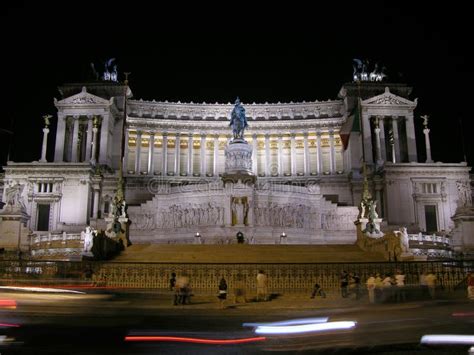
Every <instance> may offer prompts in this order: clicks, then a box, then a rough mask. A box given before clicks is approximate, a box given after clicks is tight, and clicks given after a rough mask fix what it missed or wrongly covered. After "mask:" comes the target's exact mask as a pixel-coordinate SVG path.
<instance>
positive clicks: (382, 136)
mask: <svg viewBox="0 0 474 355" xmlns="http://www.w3.org/2000/svg"><path fill="white" fill-rule="evenodd" d="M379 128H380V156H381V157H382V163H383V162H384V161H386V160H387V159H389V158H387V148H386V143H385V117H383V116H382V117H379Z"/></svg>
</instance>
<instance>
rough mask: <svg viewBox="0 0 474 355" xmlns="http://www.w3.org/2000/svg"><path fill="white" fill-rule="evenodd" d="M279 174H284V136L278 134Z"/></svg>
mask: <svg viewBox="0 0 474 355" xmlns="http://www.w3.org/2000/svg"><path fill="white" fill-rule="evenodd" d="M278 176H283V136H282V135H281V134H279V135H278Z"/></svg>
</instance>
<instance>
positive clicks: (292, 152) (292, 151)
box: [290, 133, 296, 175]
mask: <svg viewBox="0 0 474 355" xmlns="http://www.w3.org/2000/svg"><path fill="white" fill-rule="evenodd" d="M290 155H291V175H296V135H295V134H294V133H292V134H291V146H290Z"/></svg>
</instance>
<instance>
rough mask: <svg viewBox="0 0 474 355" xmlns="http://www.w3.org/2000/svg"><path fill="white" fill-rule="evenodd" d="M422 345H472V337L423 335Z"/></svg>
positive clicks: (473, 337) (473, 341) (473, 336)
mask: <svg viewBox="0 0 474 355" xmlns="http://www.w3.org/2000/svg"><path fill="white" fill-rule="evenodd" d="M420 342H421V343H422V344H467V345H473V344H474V335H456V334H436V335H423V336H422V337H421V340H420Z"/></svg>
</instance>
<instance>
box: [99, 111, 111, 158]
mask: <svg viewBox="0 0 474 355" xmlns="http://www.w3.org/2000/svg"><path fill="white" fill-rule="evenodd" d="M109 125H110V114H109V113H105V114H104V115H103V116H102V123H101V126H100V153H99V163H101V164H107V163H108V153H109V149H108V146H109V138H110V134H109V130H110V128H109Z"/></svg>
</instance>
